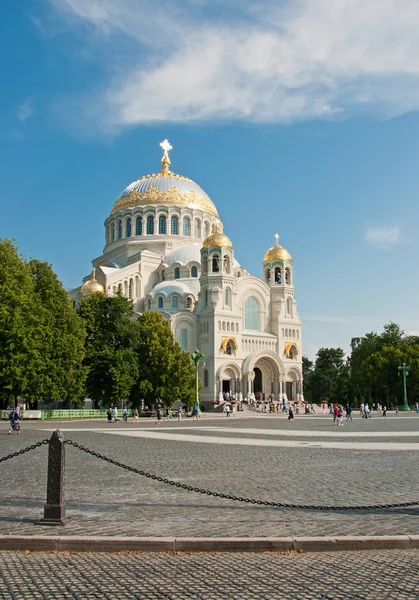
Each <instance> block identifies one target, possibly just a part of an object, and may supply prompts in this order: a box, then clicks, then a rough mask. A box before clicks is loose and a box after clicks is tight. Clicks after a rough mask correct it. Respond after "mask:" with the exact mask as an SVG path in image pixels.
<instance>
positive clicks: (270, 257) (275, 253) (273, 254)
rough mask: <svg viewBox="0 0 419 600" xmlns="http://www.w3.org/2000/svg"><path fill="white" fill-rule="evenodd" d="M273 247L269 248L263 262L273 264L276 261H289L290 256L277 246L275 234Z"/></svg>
mask: <svg viewBox="0 0 419 600" xmlns="http://www.w3.org/2000/svg"><path fill="white" fill-rule="evenodd" d="M275 239H276V242H275V246H272V248H269V250H268V251H267V253H266V254H265V256H264V259H263V262H274V261H276V260H291V254H290V253H289V252H288V250H285V248H283V247H282V246H280V245H279V244H278V239H279V235H278V234H277V233H276V234H275Z"/></svg>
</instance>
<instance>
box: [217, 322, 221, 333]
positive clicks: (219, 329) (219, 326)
mask: <svg viewBox="0 0 419 600" xmlns="http://www.w3.org/2000/svg"><path fill="white" fill-rule="evenodd" d="M218 331H221V321H218Z"/></svg>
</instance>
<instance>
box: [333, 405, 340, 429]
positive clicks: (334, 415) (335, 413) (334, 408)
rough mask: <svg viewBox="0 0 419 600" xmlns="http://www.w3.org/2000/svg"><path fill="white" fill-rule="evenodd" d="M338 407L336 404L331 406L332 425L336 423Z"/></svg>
mask: <svg viewBox="0 0 419 600" xmlns="http://www.w3.org/2000/svg"><path fill="white" fill-rule="evenodd" d="M338 416H339V407H338V405H337V404H335V405H334V407H333V425H336V424H338Z"/></svg>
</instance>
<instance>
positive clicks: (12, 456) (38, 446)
mask: <svg viewBox="0 0 419 600" xmlns="http://www.w3.org/2000/svg"><path fill="white" fill-rule="evenodd" d="M45 444H49V440H42V442H37V443H36V444H32V446H28V447H27V448H23V450H18V451H17V452H13V454H8V455H7V456H3V457H2V458H0V463H2V462H5V461H6V460H10V459H11V458H17V457H18V456H22V454H26V453H27V452H30V451H31V450H36V448H40V447H41V446H45Z"/></svg>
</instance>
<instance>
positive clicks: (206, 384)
mask: <svg viewBox="0 0 419 600" xmlns="http://www.w3.org/2000/svg"><path fill="white" fill-rule="evenodd" d="M204 387H208V371H207V370H206V369H205V371H204Z"/></svg>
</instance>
